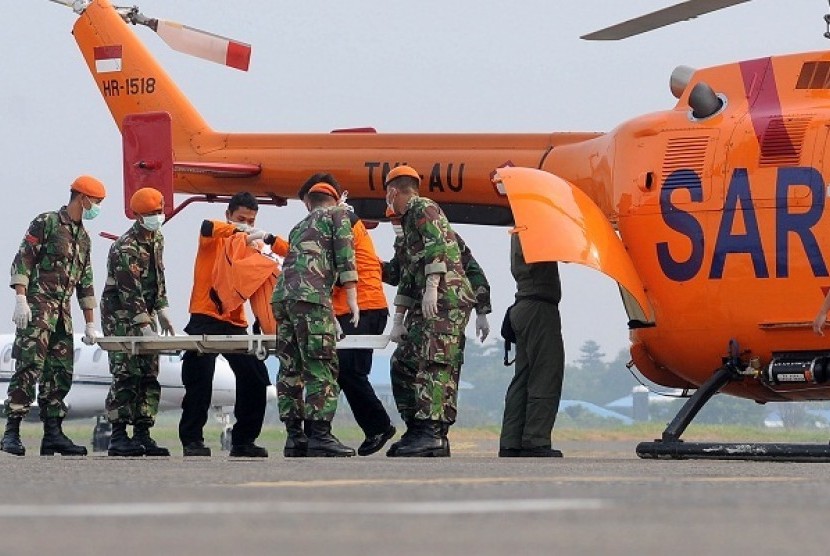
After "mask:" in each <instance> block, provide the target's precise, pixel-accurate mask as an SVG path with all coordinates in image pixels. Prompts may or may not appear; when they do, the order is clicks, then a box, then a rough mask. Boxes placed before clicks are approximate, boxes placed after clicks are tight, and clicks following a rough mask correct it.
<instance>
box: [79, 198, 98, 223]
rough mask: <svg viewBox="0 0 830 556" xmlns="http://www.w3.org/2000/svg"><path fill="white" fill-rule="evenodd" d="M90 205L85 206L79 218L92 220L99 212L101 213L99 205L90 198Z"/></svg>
mask: <svg viewBox="0 0 830 556" xmlns="http://www.w3.org/2000/svg"><path fill="white" fill-rule="evenodd" d="M89 203H90V205H92V206H90V207H89V208H85V209H84V212H83V214H81V218H83V219H84V220H92V219H93V218H95V217H96V216H98V215H99V214H101V205H100V204H97V203H93V202H92V201H91V200H90V201H89Z"/></svg>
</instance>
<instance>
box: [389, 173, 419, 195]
mask: <svg viewBox="0 0 830 556" xmlns="http://www.w3.org/2000/svg"><path fill="white" fill-rule="evenodd" d="M419 185H420V182H419V181H418V180H416V179H415V178H413V177H412V176H398V177H397V178H395V179H393V180H392V181H390V182H389V183H387V184H386V189H389V188H390V187H393V188H395V189H397V190H399V191H404V192H407V193H410V192H411V193H417V192H418V186H419Z"/></svg>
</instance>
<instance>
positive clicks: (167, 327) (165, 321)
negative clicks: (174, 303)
mask: <svg viewBox="0 0 830 556" xmlns="http://www.w3.org/2000/svg"><path fill="white" fill-rule="evenodd" d="M156 316H157V317H158V319H159V329H160V330H161V333H162V334H169V335H170V336H175V335H176V331H175V330H173V321H171V320H170V308H169V307H163V308H161V309H159V310H158V313H156Z"/></svg>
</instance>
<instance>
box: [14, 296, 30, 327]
mask: <svg viewBox="0 0 830 556" xmlns="http://www.w3.org/2000/svg"><path fill="white" fill-rule="evenodd" d="M16 297H17V299H16V300H15V302H14V316H12V322H13V323H14V325H15V326H16V327H17V328H26V327H27V326H29V321H30V320H32V309H31V308H30V307H29V302H28V301H27V300H26V295H25V294H22V293H19V294H17V296H16Z"/></svg>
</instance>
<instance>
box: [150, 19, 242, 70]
mask: <svg viewBox="0 0 830 556" xmlns="http://www.w3.org/2000/svg"><path fill="white" fill-rule="evenodd" d="M155 31H156V33H157V34H158V36H159V37H161V40H163V41H164V42H166V43H167V45H168V46H170V48H172V49H173V50H178V51H179V52H183V53H185V54H190V55H191V56H196V57H197V58H204V59H205V60H210V61H211V62H216V63H218V64H223V65H225V66H229V67H232V68H236V69H238V70H242V71H248V66H249V64H250V61H251V45H250V44H246V43H243V42H239V41H235V40H233V39H229V38H227V37H223V36H221V35H215V34H213V33H208V32H207V31H202V30H200V29H195V28H193V27H188V26H187V25H182V24H180V23H176V22H175V21H165V20H163V19H159V20H157V24H156V26H155Z"/></svg>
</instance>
